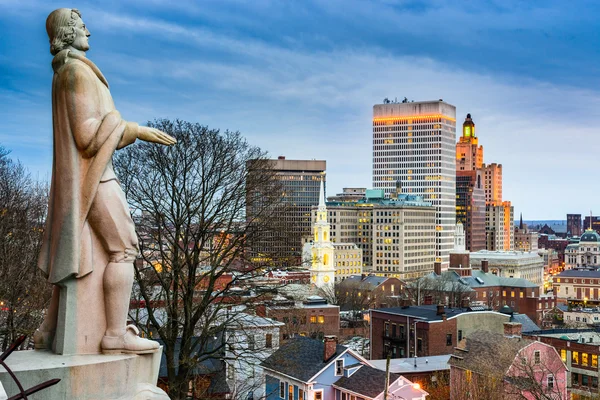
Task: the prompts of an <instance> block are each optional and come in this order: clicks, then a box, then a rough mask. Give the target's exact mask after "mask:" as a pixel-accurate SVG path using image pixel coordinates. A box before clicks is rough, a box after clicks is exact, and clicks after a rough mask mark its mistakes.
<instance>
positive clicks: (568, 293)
mask: <svg viewBox="0 0 600 400" xmlns="http://www.w3.org/2000/svg"><path fill="white" fill-rule="evenodd" d="M552 286H553V287H554V294H555V295H556V299H557V300H558V301H560V302H563V303H566V302H569V303H572V304H580V305H583V306H598V305H600V271H589V270H577V269H570V270H566V271H563V272H561V273H560V274H558V275H554V277H553V282H552Z"/></svg>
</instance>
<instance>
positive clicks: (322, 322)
mask: <svg viewBox="0 0 600 400" xmlns="http://www.w3.org/2000/svg"><path fill="white" fill-rule="evenodd" d="M319 323H320V324H324V323H325V316H324V315H319Z"/></svg>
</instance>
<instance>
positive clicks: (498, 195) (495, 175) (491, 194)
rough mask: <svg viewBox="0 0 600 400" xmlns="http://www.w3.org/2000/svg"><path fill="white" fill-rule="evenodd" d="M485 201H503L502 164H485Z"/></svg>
mask: <svg viewBox="0 0 600 400" xmlns="http://www.w3.org/2000/svg"><path fill="white" fill-rule="evenodd" d="M483 177H484V182H485V183H484V189H485V202H486V204H489V203H501V202H502V164H496V163H492V164H488V165H486V164H483Z"/></svg>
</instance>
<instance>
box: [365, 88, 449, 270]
mask: <svg viewBox="0 0 600 400" xmlns="http://www.w3.org/2000/svg"><path fill="white" fill-rule="evenodd" d="M455 144H456V107H454V106H453V105H451V104H448V103H446V102H444V101H442V100H439V101H423V102H411V103H408V102H405V103H395V102H394V103H392V102H389V101H385V102H384V104H376V105H374V106H373V187H374V188H376V189H383V190H384V191H385V193H386V194H387V195H389V194H391V193H393V192H394V187H395V185H396V182H397V181H400V182H402V186H403V188H405V189H404V192H405V193H407V194H413V195H420V196H423V198H424V200H425V201H429V202H431V203H432V204H433V206H434V207H435V209H436V217H435V225H436V231H435V237H436V249H435V252H436V254H435V257H436V259H437V260H438V261H440V262H442V266H443V268H447V267H448V265H449V254H450V251H452V249H453V247H454V227H455V224H456V148H455Z"/></svg>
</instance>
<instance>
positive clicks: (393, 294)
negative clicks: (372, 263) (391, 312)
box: [335, 274, 404, 311]
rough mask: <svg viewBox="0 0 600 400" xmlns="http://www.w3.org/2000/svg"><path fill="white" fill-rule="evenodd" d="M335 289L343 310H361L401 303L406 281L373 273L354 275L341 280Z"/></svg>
mask: <svg viewBox="0 0 600 400" xmlns="http://www.w3.org/2000/svg"><path fill="white" fill-rule="evenodd" d="M335 291H336V297H337V298H338V301H339V302H340V303H338V304H340V306H341V307H342V311H351V310H357V311H361V310H368V309H370V308H381V307H390V306H394V305H399V304H398V303H399V299H400V294H401V293H403V291H404V282H403V281H401V280H400V279H398V278H390V277H386V276H375V275H373V274H371V275H365V274H362V275H354V276H351V277H350V278H347V279H345V280H343V281H342V282H339V283H338V284H337V285H336V287H335Z"/></svg>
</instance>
